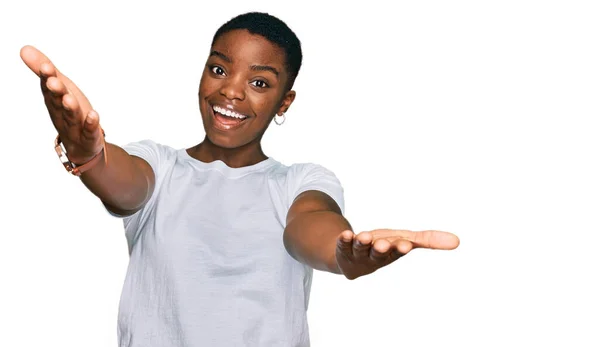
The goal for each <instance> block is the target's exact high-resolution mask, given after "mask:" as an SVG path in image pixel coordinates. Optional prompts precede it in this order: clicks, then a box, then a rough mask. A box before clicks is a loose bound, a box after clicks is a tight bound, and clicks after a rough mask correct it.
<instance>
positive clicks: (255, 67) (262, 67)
mask: <svg viewBox="0 0 600 347" xmlns="http://www.w3.org/2000/svg"><path fill="white" fill-rule="evenodd" d="M250 70H252V71H271V72H272V73H274V74H275V76H277V77H278V78H279V71H277V69H276V68H274V67H272V66H269V65H252V66H250Z"/></svg>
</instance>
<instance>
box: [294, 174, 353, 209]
mask: <svg viewBox="0 0 600 347" xmlns="http://www.w3.org/2000/svg"><path fill="white" fill-rule="evenodd" d="M286 176H287V177H286V178H287V183H288V188H289V191H290V197H291V201H293V200H294V199H295V198H296V197H297V196H298V195H300V194H302V193H304V192H306V191H309V190H316V191H320V192H323V193H325V194H327V195H329V196H330V197H331V198H333V200H335V201H336V202H337V204H338V205H339V207H340V209H341V210H342V211H343V210H344V189H343V187H342V184H341V182H340V180H339V179H338V177H337V176H336V175H335V173H333V171H331V170H330V169H328V168H326V167H325V166H323V165H319V164H315V163H298V164H293V165H291V166H290V167H289V170H288V172H287V175H286Z"/></svg>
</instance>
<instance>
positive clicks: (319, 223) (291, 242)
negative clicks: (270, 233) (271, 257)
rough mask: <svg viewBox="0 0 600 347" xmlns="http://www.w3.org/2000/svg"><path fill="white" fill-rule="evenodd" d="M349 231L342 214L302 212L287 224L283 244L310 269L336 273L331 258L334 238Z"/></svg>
mask: <svg viewBox="0 0 600 347" xmlns="http://www.w3.org/2000/svg"><path fill="white" fill-rule="evenodd" d="M344 230H352V227H351V226H350V223H349V222H348V221H347V220H346V218H344V217H343V216H342V215H340V214H338V213H335V212H331V211H315V212H306V213H303V214H301V215H298V216H297V217H295V218H294V219H293V220H292V221H290V223H288V225H287V227H286V228H285V232H284V245H285V248H286V249H287V251H288V253H289V254H290V255H291V256H292V257H293V258H294V259H296V260H297V261H299V262H301V263H304V264H307V265H309V266H311V267H312V268H314V269H317V270H322V271H328V272H332V273H336V274H340V270H339V268H338V266H337V261H336V258H335V250H336V245H337V238H338V236H339V235H340V233H341V232H342V231H344Z"/></svg>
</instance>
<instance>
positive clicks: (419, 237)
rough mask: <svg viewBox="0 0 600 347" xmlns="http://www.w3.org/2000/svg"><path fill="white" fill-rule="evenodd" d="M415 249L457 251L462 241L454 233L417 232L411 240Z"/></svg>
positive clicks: (436, 231)
mask: <svg viewBox="0 0 600 347" xmlns="http://www.w3.org/2000/svg"><path fill="white" fill-rule="evenodd" d="M411 241H412V242H413V244H414V247H415V248H429V249H445V250H450V249H455V248H456V247H458V245H459V243H460V241H459V239H458V237H457V236H456V235H454V234H452V233H449V232H445V231H438V230H424V231H417V232H414V234H413V239H412V240H411Z"/></svg>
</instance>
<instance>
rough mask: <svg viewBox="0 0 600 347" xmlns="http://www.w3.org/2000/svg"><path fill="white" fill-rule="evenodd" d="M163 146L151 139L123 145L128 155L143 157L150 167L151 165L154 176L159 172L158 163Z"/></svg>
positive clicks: (160, 159)
mask: <svg viewBox="0 0 600 347" xmlns="http://www.w3.org/2000/svg"><path fill="white" fill-rule="evenodd" d="M162 147H163V146H161V145H159V144H158V143H156V142H154V141H152V140H143V141H139V142H131V143H128V144H127V145H125V146H123V149H124V150H125V152H127V153H129V155H135V156H136V157H140V158H142V159H144V160H145V161H146V162H147V163H148V164H150V167H152V171H154V176H155V177H156V176H158V175H159V173H160V163H161V161H162V159H163V158H162V157H163V155H162V154H163V152H164V151H163V148H162Z"/></svg>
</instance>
